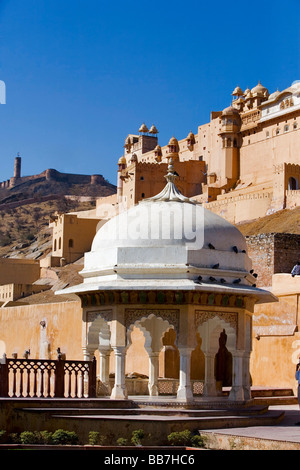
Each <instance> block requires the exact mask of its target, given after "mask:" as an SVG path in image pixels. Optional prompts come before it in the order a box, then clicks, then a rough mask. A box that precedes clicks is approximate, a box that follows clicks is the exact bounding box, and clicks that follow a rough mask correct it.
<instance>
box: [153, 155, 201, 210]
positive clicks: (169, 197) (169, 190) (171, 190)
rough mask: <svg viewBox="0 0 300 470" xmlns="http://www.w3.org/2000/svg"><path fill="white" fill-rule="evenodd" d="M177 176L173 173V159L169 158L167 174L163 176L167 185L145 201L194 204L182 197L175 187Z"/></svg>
mask: <svg viewBox="0 0 300 470" xmlns="http://www.w3.org/2000/svg"><path fill="white" fill-rule="evenodd" d="M177 177H178V176H177V174H176V173H175V171H174V166H173V159H172V158H170V160H169V165H168V173H167V175H166V176H165V178H166V180H167V184H166V186H165V187H164V189H163V190H162V191H161V192H160V193H159V194H157V195H156V196H153V197H151V198H149V199H145V201H153V202H155V201H159V202H161V201H177V202H188V203H190V204H196V203H195V202H194V201H192V200H191V199H189V198H188V197H186V196H184V195H183V194H182V193H181V192H180V191H179V190H178V189H177V187H176V185H175V180H176V179H177Z"/></svg>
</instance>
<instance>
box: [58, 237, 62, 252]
mask: <svg viewBox="0 0 300 470" xmlns="http://www.w3.org/2000/svg"><path fill="white" fill-rule="evenodd" d="M58 249H59V250H60V249H61V237H59V239H58Z"/></svg>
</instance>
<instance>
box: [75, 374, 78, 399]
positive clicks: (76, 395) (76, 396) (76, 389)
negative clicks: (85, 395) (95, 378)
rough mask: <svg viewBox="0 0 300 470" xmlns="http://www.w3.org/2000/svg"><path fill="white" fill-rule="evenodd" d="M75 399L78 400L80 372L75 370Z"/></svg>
mask: <svg viewBox="0 0 300 470" xmlns="http://www.w3.org/2000/svg"><path fill="white" fill-rule="evenodd" d="M75 398H78V370H75Z"/></svg>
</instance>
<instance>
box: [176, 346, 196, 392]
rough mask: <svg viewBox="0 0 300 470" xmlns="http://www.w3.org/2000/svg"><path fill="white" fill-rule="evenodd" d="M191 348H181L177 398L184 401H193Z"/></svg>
mask: <svg viewBox="0 0 300 470" xmlns="http://www.w3.org/2000/svg"><path fill="white" fill-rule="evenodd" d="M191 352H192V349H191V348H180V349H179V353H180V372H179V387H178V390H177V398H179V399H180V400H183V401H193V399H194V398H193V391H192V388H191V379H190V374H191Z"/></svg>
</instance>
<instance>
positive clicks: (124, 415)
mask: <svg viewBox="0 0 300 470" xmlns="http://www.w3.org/2000/svg"><path fill="white" fill-rule="evenodd" d="M0 410H1V412H0V428H1V429H6V430H7V432H9V433H12V432H22V431H24V430H26V431H29V430H31V431H34V430H39V431H42V430H48V431H55V430H57V429H66V430H70V431H75V432H76V433H77V434H78V436H79V439H80V441H81V442H82V443H87V442H88V435H89V432H90V431H97V432H99V433H100V434H101V435H104V436H106V438H107V445H115V444H116V441H117V439H118V438H120V437H123V438H127V439H129V441H130V436H131V434H132V431H134V430H137V429H143V430H144V432H145V435H146V438H145V445H147V444H148V445H167V444H168V440H167V436H168V435H169V434H170V433H172V432H175V431H183V430H185V429H189V430H190V431H192V432H195V433H198V430H199V429H201V430H209V429H228V428H239V427H243V428H244V427H249V426H274V425H278V423H280V422H281V420H282V419H283V418H284V412H282V411H274V410H269V406H268V405H266V404H260V405H257V404H256V402H255V399H252V400H250V401H248V402H243V403H242V402H236V401H235V402H233V401H230V400H228V397H215V398H199V397H195V398H194V401H193V403H182V402H180V401H179V400H178V399H177V398H176V397H175V396H164V397H162V396H158V397H149V396H130V397H129V398H128V399H127V400H113V399H110V398H95V399H70V398H68V399H53V398H52V399H45V398H43V399H22V398H19V399H18V398H16V399H12V398H7V399H1V400H0ZM147 440H148V442H147Z"/></svg>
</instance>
